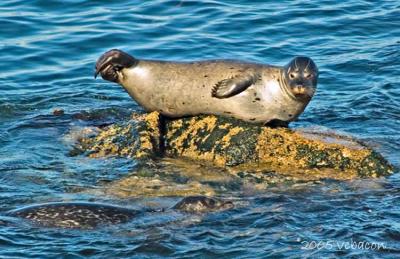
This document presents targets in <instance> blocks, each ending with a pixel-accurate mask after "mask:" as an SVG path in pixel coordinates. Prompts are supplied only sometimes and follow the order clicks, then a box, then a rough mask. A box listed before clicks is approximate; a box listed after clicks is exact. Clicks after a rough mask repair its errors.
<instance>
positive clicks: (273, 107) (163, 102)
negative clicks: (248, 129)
mask: <svg viewBox="0 0 400 259" xmlns="http://www.w3.org/2000/svg"><path fill="white" fill-rule="evenodd" d="M98 74H101V76H102V77H103V79H105V80H109V81H112V82H116V83H119V84H120V85H122V86H123V87H124V88H125V90H126V91H127V92H128V93H129V95H130V96H131V97H132V98H133V99H134V100H135V101H136V102H138V103H139V104H140V105H142V106H143V107H144V108H145V109H146V110H147V111H149V112H150V111H158V112H160V113H161V114H162V115H165V116H167V117H172V118H177V117H183V116H190V115H199V114H214V115H223V116H230V117H234V118H238V119H241V120H245V121H248V122H254V123H259V124H265V123H268V122H273V121H281V122H286V123H288V122H290V121H293V120H295V119H296V118H297V117H298V116H299V115H300V114H301V113H302V112H303V111H304V109H305V107H306V106H307V104H308V103H309V101H310V100H311V98H312V97H313V95H314V92H315V90H316V86H317V80H318V69H317V66H316V65H315V63H314V62H313V61H312V60H311V59H310V58H308V57H296V58H294V59H293V60H292V61H290V62H289V63H288V64H287V65H286V66H284V67H278V66H271V65H263V64H256V63H245V62H239V61H232V60H210V61H198V62H169V61H156V60H139V59H136V58H134V57H132V56H130V55H129V54H127V53H125V52H123V51H120V50H117V49H113V50H110V51H108V52H106V53H104V54H103V55H102V56H101V57H100V58H99V59H98V61H97V63H96V72H95V77H96V76H97V75H98Z"/></svg>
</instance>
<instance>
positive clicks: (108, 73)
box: [94, 49, 138, 82]
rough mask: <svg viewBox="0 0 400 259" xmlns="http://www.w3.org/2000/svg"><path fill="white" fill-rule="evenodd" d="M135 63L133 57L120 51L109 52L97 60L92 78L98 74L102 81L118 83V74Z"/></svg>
mask: <svg viewBox="0 0 400 259" xmlns="http://www.w3.org/2000/svg"><path fill="white" fill-rule="evenodd" d="M137 63H138V61H137V60H136V59H135V58H134V57H132V56H130V55H129V54H127V53H125V52H123V51H121V50H118V49H112V50H109V51H107V52H106V53H104V54H103V55H101V57H100V58H99V59H98V60H97V62H96V71H95V73H94V78H96V77H97V75H98V74H99V73H100V74H101V77H102V78H103V79H105V80H108V81H111V82H118V72H119V71H121V70H122V69H124V68H128V67H131V66H134V65H136V64H137Z"/></svg>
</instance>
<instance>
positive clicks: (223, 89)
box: [211, 73, 261, 99]
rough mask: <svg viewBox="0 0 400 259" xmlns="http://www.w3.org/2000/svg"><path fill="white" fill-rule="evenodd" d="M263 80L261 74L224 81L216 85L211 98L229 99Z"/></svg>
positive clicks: (249, 74) (247, 74) (250, 74)
mask: <svg viewBox="0 0 400 259" xmlns="http://www.w3.org/2000/svg"><path fill="white" fill-rule="evenodd" d="M260 78H261V75H260V74H259V73H246V74H240V75H237V76H235V77H232V78H230V79H224V80H221V81H219V82H218V83H216V84H215V86H214V88H213V89H212V92H211V96H212V97H215V98H219V99H222V98H229V97H231V96H234V95H237V94H238V93H241V92H243V91H244V90H246V89H247V88H248V87H249V86H251V85H252V84H254V83H256V82H257V81H258V80H259V79H260Z"/></svg>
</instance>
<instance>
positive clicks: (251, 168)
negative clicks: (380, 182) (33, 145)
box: [77, 112, 393, 181]
mask: <svg viewBox="0 0 400 259" xmlns="http://www.w3.org/2000/svg"><path fill="white" fill-rule="evenodd" d="M77 146H78V148H79V149H80V150H82V152H86V154H87V155H89V156H91V157H102V156H108V155H118V156H127V157H132V158H136V159H141V158H149V157H161V156H164V157H173V158H186V159H191V160H196V161H202V162H206V163H210V164H211V165H213V166H217V167H224V168H225V169H227V170H228V171H231V172H234V173H235V174H236V175H237V176H239V177H241V176H243V175H246V174H249V172H255V174H259V175H260V178H261V179H262V178H263V177H262V175H268V174H269V175H272V174H280V175H284V176H285V177H289V176H292V177H295V178H298V177H300V178H304V179H309V180H313V179H321V178H333V179H352V178H355V177H379V176H384V175H388V174H390V173H392V171H393V168H392V166H391V165H390V164H389V163H388V162H387V161H386V160H385V159H384V158H383V157H382V156H381V155H380V154H378V153H377V152H375V151H374V150H372V149H371V148H369V147H367V146H366V145H364V144H363V143H361V142H359V141H357V140H355V139H353V138H351V137H348V136H341V135H337V134H334V133H326V132H316V131H307V130H291V129H287V128H268V127H262V126H257V125H253V124H248V123H245V122H242V121H238V120H234V119H228V118H223V117H217V116H197V117H189V118H182V119H175V120H165V119H162V118H160V116H159V114H158V113H156V112H154V113H150V114H144V115H133V117H132V119H131V120H130V121H127V122H124V123H121V124H113V125H110V126H108V127H105V128H103V129H102V130H101V132H100V133H99V134H98V135H96V136H94V137H88V138H83V139H81V140H80V141H79V142H78V145H77ZM261 181H262V180H261Z"/></svg>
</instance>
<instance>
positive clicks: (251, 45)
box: [0, 0, 400, 258]
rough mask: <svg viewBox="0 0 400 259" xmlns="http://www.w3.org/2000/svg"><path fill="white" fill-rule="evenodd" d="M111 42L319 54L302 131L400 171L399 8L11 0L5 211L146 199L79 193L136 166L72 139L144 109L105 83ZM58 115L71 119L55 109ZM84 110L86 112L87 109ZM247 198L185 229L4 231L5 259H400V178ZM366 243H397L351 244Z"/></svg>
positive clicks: (234, 53)
mask: <svg viewBox="0 0 400 259" xmlns="http://www.w3.org/2000/svg"><path fill="white" fill-rule="evenodd" d="M111 48H119V49H122V50H124V51H126V52H128V53H130V54H132V55H134V56H136V57H138V58H149V59H150V58H151V59H165V60H202V59H217V58H221V59H240V60H246V61H256V62H262V63H270V64H276V65H284V64H286V63H287V62H288V61H289V60H290V59H291V58H292V57H293V56H296V55H307V56H310V57H312V58H313V59H314V61H315V62H316V63H317V64H318V66H319V68H320V80H319V85H318V91H317V94H316V96H315V97H314V98H313V100H312V102H311V103H310V105H309V106H308V107H307V109H306V111H305V112H304V114H303V115H302V116H301V117H300V118H299V121H298V122H295V123H293V124H292V127H295V128H296V127H326V128H329V129H333V130H336V131H340V132H346V133H348V134H351V135H353V136H356V137H358V138H360V139H362V140H363V141H365V142H367V143H369V144H370V145H371V146H373V147H374V148H375V149H376V150H377V151H379V152H380V153H382V154H383V155H384V156H385V157H386V158H387V159H388V160H389V161H390V162H391V163H392V164H394V165H395V166H397V167H398V166H400V158H399V157H400V151H399V150H400V138H399V132H400V83H399V82H400V3H399V2H398V1H390V0H386V1H361V0H358V1H349V0H344V1H327V0H325V1H309V0H308V1H251V3H250V2H248V1H244V0H232V1H213V0H205V1H191V0H181V1H167V0H164V1H161V0H154V1H127V0H118V1H85V0H67V1H56V0H54V1H45V0H34V1H22V0H5V1H1V3H0V50H1V51H0V93H1V95H0V211H6V210H8V209H13V208H16V207H19V206H22V205H27V204H32V203H40V202H47V201H60V200H64V201H65V200H95V201H105V202H112V203H118V204H120V205H121V204H122V205H129V204H136V203H139V204H140V202H141V201H140V200H139V201H138V200H137V199H131V200H118V199H115V198H111V197H98V196H91V195H89V194H82V193H80V192H79V190H81V189H87V188H96V186H98V185H99V183H101V182H107V181H111V180H113V179H118V178H120V177H122V176H123V175H126V174H127V173H128V172H129V171H130V170H131V169H132V168H134V166H135V161H131V160H127V159H118V158H110V159H89V158H85V157H82V156H75V157H71V156H69V155H68V153H69V151H70V149H71V145H70V143H69V142H68V140H66V137H65V136H66V135H67V133H68V132H69V131H70V130H71V128H73V127H79V126H82V125H85V124H90V125H93V124H96V125H101V124H107V123H111V122H113V121H115V120H118V119H121V118H124V117H126V116H127V115H128V114H129V112H131V111H134V110H137V109H140V107H138V106H137V105H136V104H135V103H134V102H133V101H132V100H131V99H130V98H129V96H128V95H127V94H126V93H125V92H124V91H123V90H122V89H121V87H119V86H117V85H115V84H111V83H110V82H106V81H103V80H99V79H98V80H94V79H93V73H94V64H95V61H96V59H97V58H98V57H99V56H100V55H101V54H102V53H103V52H104V51H106V50H109V49H111ZM55 108H61V109H63V110H65V116H53V115H52V111H53V109H55ZM77 113H80V114H85V116H83V117H82V116H81V117H79V118H76V117H74V116H73V114H77ZM235 195H236V197H235V198H237V199H241V200H243V201H245V202H246V203H247V205H246V206H242V207H239V208H236V209H234V210H231V211H228V212H223V213H211V214H209V215H205V216H204V217H202V218H201V219H200V220H198V222H197V223H195V224H187V225H183V226H182V225H181V224H174V223H168V224H162V223H163V222H164V223H165V222H168V221H169V220H171V217H172V218H173V217H174V216H173V215H172V216H171V215H170V216H165V215H164V216H159V218H157V216H153V217H155V218H153V219H150V221H151V220H153V221H155V222H156V223H157V224H149V223H148V222H146V220H143V221H138V222H136V223H135V224H134V225H132V226H130V228H129V229H124V228H115V229H99V230H96V231H68V230H61V229H41V228H35V227H32V226H29V225H26V226H25V225H23V226H20V225H17V226H15V225H12V224H11V225H8V224H4V225H2V226H0V248H1V249H0V258H21V257H31V258H45V257H50V258H51V257H58V258H59V257H65V258H75V257H85V256H94V257H107V258H109V257H133V256H137V257H163V256H167V257H188V258H189V257H224V258H237V257H242V258H254V257H268V256H269V257H273V258H300V257H310V258H314V257H339V256H340V257H348V258H357V257H368V258H371V257H375V258H396V257H397V256H398V255H397V256H396V254H398V253H400V244H399V240H400V224H399V220H400V205H399V204H400V203H399V202H400V178H399V176H398V174H394V175H393V176H391V177H387V178H384V179H376V180H357V181H350V182H337V181H324V182H320V183H312V184H305V185H296V186H286V187H285V186H280V187H277V188H271V189H270V190H266V191H265V192H261V193H256V194H252V195H245V194H235ZM168 202H170V203H171V204H172V203H173V202H174V199H172V200H168V201H167V202H166V203H167V204H168ZM176 217H178V216H176ZM172 221H173V220H172ZM313 242H314V243H313ZM352 242H370V243H380V244H383V245H384V246H385V247H382V248H380V249H365V248H364V249H363V248H354V247H353V248H352V247H349V246H347V248H346V246H345V245H349V244H351V243H352ZM316 243H318V244H319V247H315V244H316ZM329 244H330V245H331V246H330V245H329ZM341 245H342V246H341Z"/></svg>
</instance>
